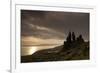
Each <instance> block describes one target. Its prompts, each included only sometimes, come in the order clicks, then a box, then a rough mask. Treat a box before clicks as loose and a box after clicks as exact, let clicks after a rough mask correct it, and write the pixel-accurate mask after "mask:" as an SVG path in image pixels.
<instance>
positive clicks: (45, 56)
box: [21, 42, 89, 63]
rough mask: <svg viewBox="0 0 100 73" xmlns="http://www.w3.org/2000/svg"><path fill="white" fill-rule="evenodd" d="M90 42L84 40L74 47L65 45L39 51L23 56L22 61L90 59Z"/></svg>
mask: <svg viewBox="0 0 100 73" xmlns="http://www.w3.org/2000/svg"><path fill="white" fill-rule="evenodd" d="M88 59H89V42H84V43H81V44H78V45H75V46H73V44H72V47H67V48H65V47H64V45H62V46H58V47H55V48H52V49H46V50H41V51H37V52H35V53H34V54H32V55H29V56H21V62H22V63H26V62H47V61H69V60H88Z"/></svg>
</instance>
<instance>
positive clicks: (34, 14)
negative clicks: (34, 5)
mask: <svg viewBox="0 0 100 73" xmlns="http://www.w3.org/2000/svg"><path fill="white" fill-rule="evenodd" d="M69 31H74V32H75V34H76V36H78V35H79V34H82V36H83V38H84V39H85V40H89V13H79V12H54V11H33V10H21V35H22V36H23V37H30V36H31V37H37V38H40V39H65V38H66V36H67V35H68V32H69Z"/></svg>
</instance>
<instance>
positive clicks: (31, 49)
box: [28, 46, 37, 54]
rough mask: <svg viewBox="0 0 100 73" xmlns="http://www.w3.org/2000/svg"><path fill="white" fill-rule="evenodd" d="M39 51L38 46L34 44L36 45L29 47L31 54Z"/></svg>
mask: <svg viewBox="0 0 100 73" xmlns="http://www.w3.org/2000/svg"><path fill="white" fill-rule="evenodd" d="M36 51H37V47H36V46H34V47H30V49H29V52H28V53H29V54H33V53H35V52H36Z"/></svg>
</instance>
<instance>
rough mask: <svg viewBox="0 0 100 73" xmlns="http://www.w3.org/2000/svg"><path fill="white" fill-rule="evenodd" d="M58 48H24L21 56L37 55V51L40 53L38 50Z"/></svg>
mask: <svg viewBox="0 0 100 73" xmlns="http://www.w3.org/2000/svg"><path fill="white" fill-rule="evenodd" d="M56 46H57V45H56ZM56 46H22V48H21V55H22V56H25V55H31V54H33V53H35V52H36V51H38V50H42V49H49V48H54V47H56Z"/></svg>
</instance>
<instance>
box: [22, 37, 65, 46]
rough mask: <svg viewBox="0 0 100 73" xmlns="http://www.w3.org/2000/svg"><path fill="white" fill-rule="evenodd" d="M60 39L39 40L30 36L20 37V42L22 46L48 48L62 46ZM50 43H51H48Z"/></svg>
mask: <svg viewBox="0 0 100 73" xmlns="http://www.w3.org/2000/svg"><path fill="white" fill-rule="evenodd" d="M63 41H64V40H62V39H59V40H57V39H45V40H44V39H41V38H37V37H32V36H22V39H21V42H22V44H21V45H22V46H30V45H31V46H32V45H34V46H41V45H42V46H43V45H44V46H50V45H61V44H63ZM50 42H52V43H50Z"/></svg>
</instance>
